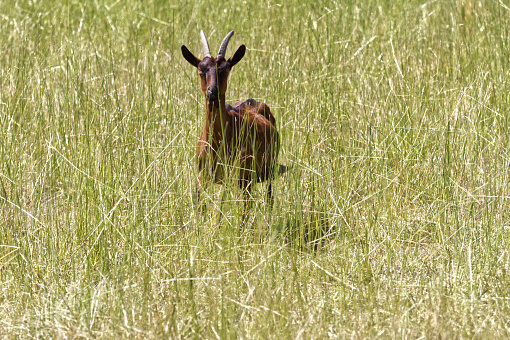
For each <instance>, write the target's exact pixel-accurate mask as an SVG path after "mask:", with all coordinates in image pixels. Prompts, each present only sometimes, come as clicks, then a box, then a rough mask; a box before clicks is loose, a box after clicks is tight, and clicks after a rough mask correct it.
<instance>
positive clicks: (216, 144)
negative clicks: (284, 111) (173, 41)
mask: <svg viewBox="0 0 510 340" xmlns="http://www.w3.org/2000/svg"><path fill="white" fill-rule="evenodd" d="M232 35H234V31H231V32H229V33H228V34H227V36H226V37H225V38H224V39H223V42H222V43H221V45H220V50H219V52H218V56H217V57H216V58H215V57H212V56H211V52H210V49H209V44H208V42H207V38H206V37H205V34H204V31H200V37H201V40H202V45H203V48H204V59H202V60H200V59H198V58H197V57H195V56H194V55H193V53H191V52H190V51H189V50H188V48H187V47H186V46H184V45H182V47H181V50H182V55H183V57H184V59H186V60H187V61H188V62H189V63H190V64H191V65H193V66H195V67H196V68H197V69H198V74H199V75H200V81H201V85H202V92H203V93H204V95H205V99H206V107H207V114H206V120H205V126H204V129H203V130H202V133H201V135H200V139H199V140H198V146H197V161H198V186H197V198H198V199H200V189H201V185H202V181H203V180H204V171H207V172H208V175H211V176H212V178H213V180H214V182H215V183H221V182H222V181H223V179H224V177H225V176H224V175H225V174H224V172H225V170H227V169H228V170H227V171H232V172H233V171H239V186H240V188H241V189H242V190H243V193H244V199H245V210H244V213H243V221H244V216H245V214H246V210H247V207H248V200H249V197H250V195H251V194H250V188H251V184H252V183H253V182H263V181H266V180H267V181H268V182H269V184H268V190H267V197H268V201H269V202H270V204H272V192H271V190H272V188H271V180H272V178H273V174H274V170H275V166H276V160H277V158H278V152H279V150H280V138H279V135H278V131H277V130H276V120H275V118H274V117H273V115H272V114H271V110H270V109H269V106H267V105H266V104H265V103H261V102H257V101H255V100H254V99H248V100H246V101H243V102H236V103H234V105H233V106H232V105H229V104H227V103H226V102H225V92H226V91H227V79H228V75H229V73H230V70H231V69H232V67H233V66H234V65H235V64H237V63H238V62H239V61H240V60H241V59H242V58H243V57H244V53H245V52H246V47H245V46H244V45H241V46H240V47H239V49H238V50H237V51H236V52H235V53H234V55H233V56H232V57H231V58H230V59H225V52H226V50H227V46H228V42H229V40H230V38H231V37H232Z"/></svg>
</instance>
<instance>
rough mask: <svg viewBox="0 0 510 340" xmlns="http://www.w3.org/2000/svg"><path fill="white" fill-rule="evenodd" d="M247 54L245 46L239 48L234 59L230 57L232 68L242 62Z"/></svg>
mask: <svg viewBox="0 0 510 340" xmlns="http://www.w3.org/2000/svg"><path fill="white" fill-rule="evenodd" d="M245 52H246V46H244V45H241V46H239V48H238V49H237V51H236V53H234V55H233V56H232V57H230V59H229V60H228V63H229V64H230V67H232V66H234V65H235V64H237V63H238V62H239V61H241V59H243V57H244V53H245Z"/></svg>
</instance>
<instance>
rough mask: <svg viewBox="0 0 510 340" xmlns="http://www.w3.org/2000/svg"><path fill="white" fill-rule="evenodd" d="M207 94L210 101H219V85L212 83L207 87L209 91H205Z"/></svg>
mask: <svg viewBox="0 0 510 340" xmlns="http://www.w3.org/2000/svg"><path fill="white" fill-rule="evenodd" d="M205 96H206V98H207V100H208V101H209V102H210V103H214V102H217V101H218V98H219V97H218V87H217V86H216V85H210V86H209V87H208V88H207V91H206V93H205Z"/></svg>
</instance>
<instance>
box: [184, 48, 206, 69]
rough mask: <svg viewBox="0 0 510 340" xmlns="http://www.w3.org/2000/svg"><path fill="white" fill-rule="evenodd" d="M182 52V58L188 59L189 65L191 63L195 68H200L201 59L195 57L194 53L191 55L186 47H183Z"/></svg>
mask: <svg viewBox="0 0 510 340" xmlns="http://www.w3.org/2000/svg"><path fill="white" fill-rule="evenodd" d="M181 51H182V56H183V57H184V59H186V60H187V61H188V63H190V64H191V65H193V66H195V67H198V63H199V62H201V60H200V59H198V58H197V57H195V56H194V55H193V53H191V52H190V51H189V50H188V48H187V47H186V46H184V45H182V46H181Z"/></svg>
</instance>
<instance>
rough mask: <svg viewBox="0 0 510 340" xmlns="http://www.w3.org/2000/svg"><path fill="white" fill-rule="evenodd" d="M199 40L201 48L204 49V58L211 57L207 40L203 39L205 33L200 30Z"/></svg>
mask: <svg viewBox="0 0 510 340" xmlns="http://www.w3.org/2000/svg"><path fill="white" fill-rule="evenodd" d="M200 40H202V46H203V47H204V58H205V57H209V58H210V57H211V50H210V49H209V43H208V42H207V38H206V37H205V33H204V31H203V30H200Z"/></svg>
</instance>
